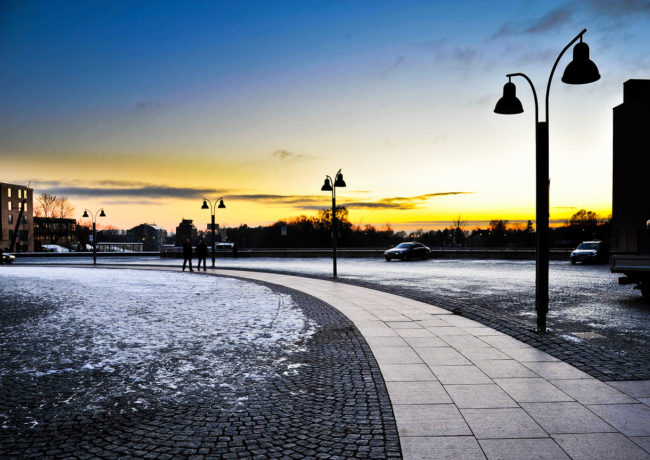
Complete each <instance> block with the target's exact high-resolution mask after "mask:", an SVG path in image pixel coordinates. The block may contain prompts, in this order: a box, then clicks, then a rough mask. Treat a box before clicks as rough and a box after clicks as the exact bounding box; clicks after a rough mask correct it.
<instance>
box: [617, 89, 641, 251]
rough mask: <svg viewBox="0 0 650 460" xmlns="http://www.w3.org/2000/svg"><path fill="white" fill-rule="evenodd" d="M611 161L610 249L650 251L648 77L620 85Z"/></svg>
mask: <svg viewBox="0 0 650 460" xmlns="http://www.w3.org/2000/svg"><path fill="white" fill-rule="evenodd" d="M613 160H614V164H613V178H612V179H613V180H612V252H627V253H641V254H650V232H649V231H648V230H649V229H648V228H647V227H646V225H647V222H648V221H650V80H628V81H626V82H625V83H624V84H623V103H622V104H621V105H619V106H616V107H614V144H613Z"/></svg>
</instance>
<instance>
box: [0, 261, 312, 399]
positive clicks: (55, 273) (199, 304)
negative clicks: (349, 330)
mask: <svg viewBox="0 0 650 460" xmlns="http://www.w3.org/2000/svg"><path fill="white" fill-rule="evenodd" d="M3 303H4V305H12V306H13V308H17V309H18V310H17V311H18V313H19V314H17V315H16V316H18V317H21V316H22V313H24V314H25V315H24V316H25V318H26V319H24V320H22V321H18V320H17V321H13V322H12V321H9V322H8V323H7V321H5V322H4V323H5V325H4V326H3V328H2V331H1V332H2V333H1V334H0V362H3V363H4V364H3V365H2V366H0V387H1V386H2V383H3V380H4V381H5V383H6V381H7V379H8V378H9V374H10V373H11V374H12V375H11V379H12V381H15V379H16V378H17V377H18V378H24V379H27V380H30V381H33V380H34V379H36V380H38V379H39V378H45V377H48V378H51V377H56V376H57V375H60V376H63V375H65V376H66V377H70V376H71V375H73V376H75V378H73V379H71V381H73V382H78V387H77V388H69V389H67V390H69V391H66V395H67V396H65V398H64V397H63V396H62V397H61V398H62V399H61V401H58V402H57V404H69V403H71V402H74V400H75V399H78V400H79V401H77V402H82V403H83V404H84V405H86V407H93V406H94V407H95V408H97V407H99V406H101V405H102V404H104V403H107V402H108V401H109V400H111V398H117V397H123V396H124V395H128V394H129V393H133V394H134V399H133V401H132V403H133V404H140V405H142V406H144V407H146V406H147V405H148V404H149V402H150V401H148V399H149V398H151V399H152V400H153V399H156V400H160V399H161V398H162V399H171V400H176V399H178V398H182V397H183V395H185V394H188V393H191V392H196V391H205V390H208V391H215V390H220V389H223V385H226V386H228V387H232V386H233V383H232V382H233V381H238V382H240V385H242V386H243V385H245V380H246V379H250V378H254V379H262V378H265V377H267V376H269V375H271V374H273V373H279V372H283V371H295V370H297V369H298V368H299V366H295V363H292V362H290V360H287V358H286V357H287V356H288V355H290V354H291V353H292V352H294V351H296V350H299V349H300V347H301V346H302V345H303V343H304V341H305V340H306V339H307V338H309V337H310V336H311V335H312V334H313V333H314V332H315V330H316V328H317V326H316V325H315V324H314V323H313V322H311V321H310V320H308V319H307V318H306V317H305V316H304V314H303V313H302V311H301V310H300V309H299V308H297V306H296V305H295V303H294V301H293V300H292V298H291V296H289V295H286V294H281V293H277V292H274V291H272V290H271V289H269V288H268V287H265V286H261V285H258V284H254V283H251V282H245V281H240V280H236V279H231V278H222V277H214V276H205V275H202V274H198V273H180V272H168V271H167V272H156V271H141V270H128V269H88V268H67V267H61V266H59V267H30V266H22V267H21V266H13V267H11V269H7V270H4V269H3V270H0V308H2V306H3ZM29 309H34V310H38V312H37V313H35V314H31V313H30V312H29V311H26V310H29ZM21 311H22V313H21ZM284 361H287V362H286V363H284ZM17 374H18V375H17ZM91 374H92V375H94V376H99V377H100V378H99V380H98V379H97V378H95V380H93V381H95V382H97V381H99V382H100V383H95V384H93V385H92V386H88V385H86V384H84V383H83V382H85V381H86V380H87V379H85V378H84V376H87V375H91ZM101 376H106V377H107V380H106V379H105V380H106V381H107V382H110V384H108V383H106V384H102V383H101V381H102V379H101ZM237 376H239V377H240V378H239V380H237V379H236V378H235V379H234V380H233V377H237ZM77 377H78V378H77ZM226 377H227V378H226ZM68 380H70V379H67V380H66V381H68ZM226 380H227V381H228V382H229V383H224V382H226ZM135 395H137V397H135ZM237 398H238V399H240V398H241V395H240V396H238V397H237ZM64 399H65V400H64Z"/></svg>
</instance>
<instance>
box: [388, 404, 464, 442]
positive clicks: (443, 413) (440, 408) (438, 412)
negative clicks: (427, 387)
mask: <svg viewBox="0 0 650 460" xmlns="http://www.w3.org/2000/svg"><path fill="white" fill-rule="evenodd" d="M393 412H394V413H395V420H396V421H397V428H398V430H399V435H400V436H470V435H471V434H472V432H471V431H470V429H469V427H468V426H467V423H465V420H464V419H463V416H462V415H460V412H459V411H458V409H457V408H456V406H454V405H453V404H417V405H402V404H397V405H395V406H393Z"/></svg>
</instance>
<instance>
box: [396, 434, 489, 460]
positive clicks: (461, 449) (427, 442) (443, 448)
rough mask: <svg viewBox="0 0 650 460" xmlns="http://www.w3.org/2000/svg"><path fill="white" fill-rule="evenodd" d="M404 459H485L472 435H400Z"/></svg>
mask: <svg viewBox="0 0 650 460" xmlns="http://www.w3.org/2000/svg"><path fill="white" fill-rule="evenodd" d="M400 443H401V444H402V455H403V456H404V460H459V459H463V460H480V459H485V455H483V451H482V450H481V447H480V446H479V445H478V442H476V439H474V437H473V436H442V437H412V436H404V437H400Z"/></svg>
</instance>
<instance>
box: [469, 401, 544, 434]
mask: <svg viewBox="0 0 650 460" xmlns="http://www.w3.org/2000/svg"><path fill="white" fill-rule="evenodd" d="M461 412H462V414H463V417H465V420H466V421H467V424H468V425H469V427H470V428H471V429H472V432H473V433H474V436H476V439H495V438H502V439H513V438H543V437H548V435H547V434H546V432H545V431H544V430H543V429H542V428H541V427H540V426H539V425H538V424H537V423H536V422H535V421H534V420H533V419H532V418H530V416H529V415H528V414H527V413H526V412H525V411H524V410H523V409H521V408H516V409H515V408H513V409H461Z"/></svg>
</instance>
